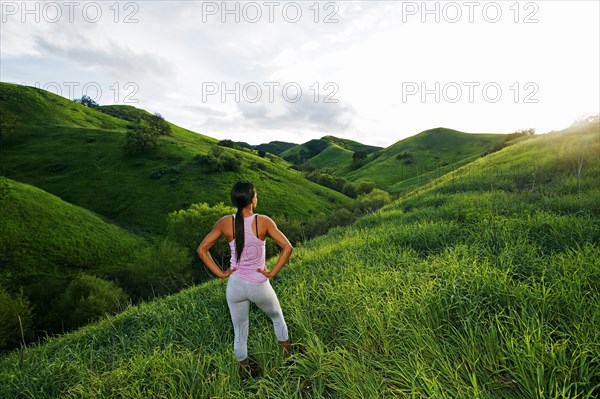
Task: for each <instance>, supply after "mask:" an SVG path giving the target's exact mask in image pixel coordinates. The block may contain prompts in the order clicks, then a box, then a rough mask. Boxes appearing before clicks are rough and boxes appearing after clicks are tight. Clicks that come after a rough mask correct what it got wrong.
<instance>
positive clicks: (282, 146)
mask: <svg viewBox="0 0 600 399" xmlns="http://www.w3.org/2000/svg"><path fill="white" fill-rule="evenodd" d="M296 145H297V144H294V143H287V142H285V141H271V142H269V143H265V144H259V145H255V146H254V148H255V149H257V150H262V151H266V152H270V153H271V154H275V155H281V153H282V152H284V151H286V150H289V149H290V148H292V147H294V146H296Z"/></svg>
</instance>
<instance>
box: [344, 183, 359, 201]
mask: <svg viewBox="0 0 600 399" xmlns="http://www.w3.org/2000/svg"><path fill="white" fill-rule="evenodd" d="M342 194H344V195H347V196H348V197H350V198H356V196H357V193H356V188H355V187H354V184H352V183H350V182H346V183H344V187H342Z"/></svg>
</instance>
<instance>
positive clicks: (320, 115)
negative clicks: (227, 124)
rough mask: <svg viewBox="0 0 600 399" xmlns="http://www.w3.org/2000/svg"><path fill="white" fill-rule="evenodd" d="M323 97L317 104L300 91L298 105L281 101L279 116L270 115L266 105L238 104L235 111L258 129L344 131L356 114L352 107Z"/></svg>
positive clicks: (308, 92)
mask: <svg viewBox="0 0 600 399" xmlns="http://www.w3.org/2000/svg"><path fill="white" fill-rule="evenodd" d="M324 100H325V96H323V95H320V96H319V98H318V102H316V101H314V98H313V96H312V94H311V92H310V91H308V90H303V94H302V95H301V96H300V99H299V100H298V101H297V102H291V101H287V100H281V101H280V102H279V107H277V106H276V105H270V107H272V108H275V109H277V108H279V111H280V112H278V113H275V112H269V106H268V105H266V104H265V103H256V104H253V103H247V102H241V103H240V104H238V110H239V111H240V114H241V117H242V118H243V120H244V123H246V124H248V123H250V124H251V125H252V126H254V127H256V128H261V129H265V128H268V129H289V130H294V129H298V128H299V127H301V128H302V129H304V130H313V131H321V132H323V131H328V132H338V133H342V132H345V131H346V130H348V129H349V128H350V126H351V125H352V121H353V119H354V117H355V116H356V111H355V109H354V108H353V107H352V106H349V105H342V104H341V103H340V102H338V103H325V102H324Z"/></svg>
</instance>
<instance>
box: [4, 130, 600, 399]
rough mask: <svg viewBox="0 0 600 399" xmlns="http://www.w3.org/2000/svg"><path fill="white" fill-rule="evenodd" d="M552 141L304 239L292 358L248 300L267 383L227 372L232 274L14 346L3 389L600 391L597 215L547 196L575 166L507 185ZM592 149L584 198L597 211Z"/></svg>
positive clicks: (416, 393) (297, 393)
mask: <svg viewBox="0 0 600 399" xmlns="http://www.w3.org/2000/svg"><path fill="white" fill-rule="evenodd" d="M575 133H577V132H574V133H573V134H572V135H571V136H570V138H571V139H572V140H575V141H578V140H583V139H584V138H586V137H589V135H590V134H598V131H597V130H592V131H589V132H587V134H585V133H586V132H585V131H584V132H583V133H581V132H578V133H579V134H575ZM553 137H554V138H555V139H553ZM561 137H563V136H558V135H557V136H549V137H547V138H543V142H542V141H540V142H539V143H537V144H535V146H534V145H533V144H532V143H533V140H532V141H529V142H523V143H520V144H516V145H514V146H512V147H510V148H507V149H504V150H502V151H499V152H498V153H496V154H492V157H493V159H492V163H487V164H485V165H483V166H482V165H479V166H481V167H483V168H485V170H486V172H485V173H488V176H489V173H492V171H494V170H495V171H496V172H498V175H502V176H504V177H503V178H502V179H496V180H494V182H495V183H494V184H493V185H490V184H489V180H488V179H486V177H485V173H482V176H481V177H477V176H469V179H470V180H469V181H468V182H467V183H468V184H466V185H465V184H464V183H465V180H464V179H461V178H460V176H461V175H460V173H461V172H460V170H459V171H458V172H457V173H456V174H455V175H453V176H445V177H442V178H440V179H438V181H436V182H434V183H432V184H431V185H430V186H429V187H427V188H425V189H422V190H420V191H418V192H414V193H412V194H411V195H410V196H408V197H406V198H405V199H401V200H400V201H397V202H396V203H393V204H391V205H390V206H388V207H386V208H384V209H382V210H380V211H378V212H376V213H374V214H372V215H370V216H366V217H364V218H362V219H360V220H359V221H358V222H357V223H355V224H353V225H352V226H349V227H346V228H335V229H333V230H331V231H330V232H329V233H328V234H327V235H326V236H322V237H318V238H316V239H314V240H311V241H309V242H307V243H305V244H303V245H302V246H300V247H299V248H298V249H297V250H296V251H295V252H294V255H293V256H292V258H291V259H290V264H289V265H288V266H286V268H284V269H283V271H282V272H281V274H280V275H278V276H277V277H276V278H275V280H274V281H273V285H274V288H275V290H276V292H277V293H278V296H279V298H280V301H281V304H282V307H283V312H284V315H285V317H286V320H287V323H288V327H289V330H290V337H291V340H292V342H293V351H294V355H293V357H292V359H293V362H292V364H291V365H288V366H286V365H284V364H283V361H282V359H281V352H280V348H279V347H278V345H277V342H276V340H275V336H274V334H273V332H272V327H271V325H270V321H269V320H268V318H267V317H266V316H265V315H264V314H263V313H261V312H257V311H255V310H253V311H252V312H251V327H250V338H249V353H250V355H251V357H253V358H254V360H255V361H256V362H257V363H258V364H259V365H260V366H261V367H262V369H263V372H264V375H263V377H261V378H255V379H250V380H247V381H241V380H240V379H239V378H238V376H237V363H236V361H235V358H234V356H233V351H232V347H231V346H232V339H233V337H232V328H231V325H230V324H231V322H230V319H229V312H228V309H227V304H226V301H225V288H226V281H224V280H214V281H210V282H208V283H206V284H204V285H202V286H198V287H194V288H190V289H187V290H185V291H183V292H181V293H179V294H177V295H173V296H170V297H167V298H164V299H161V300H158V301H155V302H153V303H150V304H143V305H140V306H136V307H131V308H129V309H128V310H126V311H125V312H124V313H122V314H120V315H118V316H116V317H110V318H106V319H105V320H102V321H100V322H98V323H96V324H94V325H91V326H88V327H85V328H83V329H81V330H79V331H77V332H75V333H72V334H69V335H67V336H63V337H60V338H57V339H51V340H49V341H48V342H47V343H45V344H44V345H40V346H37V347H30V348H28V350H27V352H26V353H25V354H24V355H23V357H22V361H21V360H20V359H19V356H18V354H17V353H15V354H12V355H10V356H7V357H6V358H4V359H2V360H1V361H0V396H1V397H7V398H12V397H25V398H34V397H35V398H43V397H64V398H80V397H100V398H103V397H105V398H109V397H111V398H112V397H165V398H195V397H233V398H237V397H239V398H242V397H244V398H245V397H251V398H252V397H273V398H290V397H315V398H320V397H344V398H385V397H407V398H423V397H427V398H429V397H436V398H595V397H598V395H600V329H598V325H600V246H599V245H598V242H600V240H599V238H600V237H599V231H598V227H597V226H599V225H600V223H599V222H600V220H599V219H600V215H599V213H598V212H597V211H596V210H595V209H589V208H585V209H574V208H572V207H570V206H563V203H561V201H560V199H561V198H564V196H568V195H573V193H572V192H571V193H568V191H569V190H566V191H567V192H560V191H558V192H555V193H552V194H550V188H551V187H565V186H568V184H567V183H564V180H565V179H567V178H568V177H569V176H570V174H571V173H572V172H571V171H569V170H563V169H561V168H559V167H556V166H554V167H553V166H552V165H550V164H551V163H552V162H560V160H558V161H557V160H550V159H548V160H545V161H544V163H541V164H540V168H539V169H538V171H539V170H545V169H544V168H548V169H547V170H554V172H552V173H550V172H547V173H548V174H547V175H546V178H545V179H543V180H536V184H535V187H534V188H531V186H530V185H528V184H529V183H530V181H527V182H526V184H525V185H522V186H519V185H517V184H516V183H515V181H514V180H512V181H511V180H510V179H511V178H510V176H511V175H512V171H513V170H512V169H511V168H517V169H518V168H519V162H522V163H523V162H525V163H527V162H530V161H529V160H530V159H531V158H529V157H527V156H526V155H527V154H530V155H531V154H535V151H540V152H541V153H543V152H544V151H552V149H553V145H555V144H557V142H559V141H560V140H559V139H560V138H561ZM534 140H538V139H534ZM536 146H538V147H536ZM592 150H593V147H590V151H592ZM586 159H588V160H589V162H588V163H587V164H586V169H585V175H584V176H585V179H587V180H585V179H580V183H581V187H582V191H581V196H582V197H583V196H585V195H589V196H591V198H592V200H591V201H592V203H594V204H597V203H598V202H599V201H600V198H599V197H598V195H597V190H595V189H591V187H598V184H597V183H598V182H600V173H598V171H599V170H600V169H599V168H598V165H597V162H598V161H597V159H594V158H593V157H590V158H586ZM509 160H510V162H509ZM481 162H483V161H481ZM486 162H489V161H486ZM549 163H550V164H549ZM521 167H523V165H521ZM553 168H554V169H553ZM538 176H539V175H538ZM580 177H581V176H580ZM536 179H537V178H536ZM585 181H588V182H595V184H591V183H585ZM569 184H570V183H569ZM586 187H587V188H586ZM271 266H272V263H271Z"/></svg>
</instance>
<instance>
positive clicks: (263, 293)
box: [226, 274, 288, 362]
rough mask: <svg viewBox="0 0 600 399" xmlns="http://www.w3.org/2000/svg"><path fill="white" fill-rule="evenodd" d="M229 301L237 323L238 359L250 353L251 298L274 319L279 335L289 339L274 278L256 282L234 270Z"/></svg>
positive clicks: (228, 286)
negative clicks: (272, 285) (275, 289)
mask: <svg viewBox="0 0 600 399" xmlns="http://www.w3.org/2000/svg"><path fill="white" fill-rule="evenodd" d="M226 297H227V305H229V312H230V313H231V322H232V323H233V335H234V340H233V351H234V353H235V357H236V359H237V360H238V361H240V362H241V361H242V360H244V359H246V358H247V357H248V328H249V324H250V320H249V317H248V312H249V310H250V302H253V303H255V304H256V305H257V306H258V307H259V308H260V309H262V311H263V312H265V313H266V314H267V315H268V316H269V317H270V318H271V320H272V321H273V328H274V329H275V336H276V337H277V340H279V341H287V340H288V329H287V325H286V324H285V320H284V318H283V312H282V311H281V306H280V305H279V300H278V299H277V295H276V294H275V291H274V290H273V287H271V281H270V280H267V281H265V282H262V283H256V282H253V281H249V280H246V279H243V278H241V277H237V276H235V274H232V275H230V276H229V280H228V281H227V294H226Z"/></svg>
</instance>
